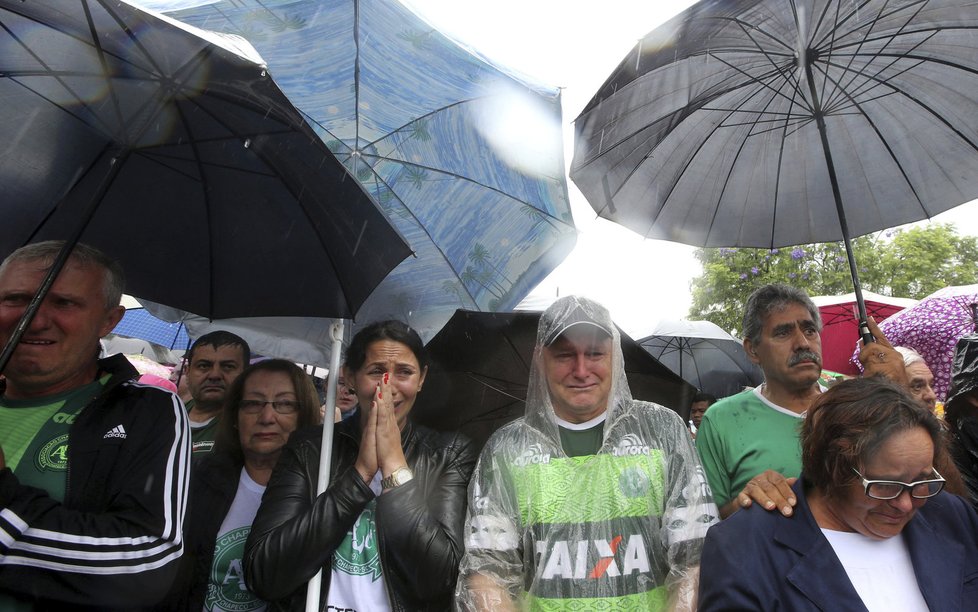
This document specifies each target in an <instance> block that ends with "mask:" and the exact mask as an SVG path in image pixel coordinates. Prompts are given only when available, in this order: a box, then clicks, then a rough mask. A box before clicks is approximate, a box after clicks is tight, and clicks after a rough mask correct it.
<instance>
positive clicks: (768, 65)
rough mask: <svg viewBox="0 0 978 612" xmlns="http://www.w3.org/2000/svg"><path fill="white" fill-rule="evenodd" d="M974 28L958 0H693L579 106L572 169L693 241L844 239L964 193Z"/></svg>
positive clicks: (975, 191)
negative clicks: (583, 107)
mask: <svg viewBox="0 0 978 612" xmlns="http://www.w3.org/2000/svg"><path fill="white" fill-rule="evenodd" d="M976 27H978V4H976V3H974V2H960V1H959V0H913V1H907V0H897V1H886V0H869V1H856V2H849V1H846V2H842V1H840V0H800V1H794V2H785V1H783V0H750V1H739V2H729V1H725V0H706V1H703V2H699V3H697V4H695V5H693V6H692V7H690V8H689V9H688V10H686V11H685V12H683V13H681V14H680V15H679V16H677V17H675V18H674V19H672V20H670V21H669V22H668V23H666V24H665V25H663V26H661V27H659V28H657V29H655V30H653V31H652V32H651V33H650V34H648V35H647V36H646V37H645V38H644V39H642V40H641V41H640V42H639V44H638V45H637V46H636V47H635V49H634V50H633V51H632V52H631V53H630V54H629V55H628V56H627V57H626V58H625V59H624V60H623V61H622V63H621V64H620V65H619V66H618V68H617V69H615V71H614V72H613V73H612V75H611V76H610V77H609V78H608V80H607V81H606V82H605V84H604V85H603V86H602V87H601V89H600V90H599V91H598V93H597V94H596V95H595V96H594V98H593V99H592V100H591V102H590V103H589V104H588V105H587V107H586V108H585V109H584V111H583V112H582V114H581V116H580V117H578V119H577V122H576V134H577V140H576V143H575V153H574V160H573V163H572V166H571V178H572V179H573V180H574V182H575V183H577V185H578V186H579V187H580V189H581V191H582V192H583V193H584V195H585V196H586V197H587V199H588V200H589V201H590V203H591V205H592V206H593V207H594V209H595V210H596V211H597V212H598V213H599V214H600V215H601V216H603V217H606V218H608V219H611V220H613V221H617V222H619V223H621V224H622V225H624V226H626V227H629V228H631V229H633V230H635V231H636V232H639V233H640V234H642V235H644V236H647V237H650V238H657V239H665V240H671V241H676V242H681V243H685V244H692V245H697V246H708V247H719V246H743V247H766V248H774V247H780V246H786V245H795V244H805V243H811V242H827V241H837V240H845V241H846V242H847V247H848V246H849V245H848V239H849V238H850V237H851V236H858V235H862V234H866V233H869V232H873V231H876V230H880V229H883V228H887V227H893V226H895V225H899V224H902V223H907V222H911V221H918V220H921V219H924V218H927V217H930V216H932V215H935V214H937V213H940V212H942V211H945V210H947V209H949V208H952V207H954V206H957V205H959V204H961V203H963V202H966V201H969V200H971V199H973V198H975V197H976V196H978V121H976V117H978V30H976ZM850 266H851V267H852V269H853V273H854V281H855V286H856V292H857V298H858V297H859V293H860V288H859V285H858V279H857V278H856V276H855V262H854V260H853V258H852V257H851V249H850ZM858 301H859V302H860V303H861V302H862V300H861V298H860V299H858Z"/></svg>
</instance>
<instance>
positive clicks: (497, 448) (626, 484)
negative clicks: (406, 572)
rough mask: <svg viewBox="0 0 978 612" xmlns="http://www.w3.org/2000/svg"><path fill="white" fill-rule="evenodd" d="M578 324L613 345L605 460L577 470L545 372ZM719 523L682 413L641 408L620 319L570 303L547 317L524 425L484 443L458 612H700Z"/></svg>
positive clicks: (586, 462) (586, 461)
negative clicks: (561, 334) (550, 348)
mask: <svg viewBox="0 0 978 612" xmlns="http://www.w3.org/2000/svg"><path fill="white" fill-rule="evenodd" d="M582 314H583V315H584V316H586V317H588V318H590V319H591V320H592V321H595V322H597V323H599V324H600V325H602V326H603V327H604V328H605V329H607V330H610V331H611V333H612V347H613V348H612V370H611V373H612V377H613V380H612V384H611V391H610V394H609V395H610V396H609V399H608V408H607V412H606V420H605V424H604V432H603V436H604V437H603V443H602V446H601V449H600V450H599V451H598V453H597V454H596V455H589V456H585V457H568V456H567V455H566V454H565V453H564V451H563V450H562V448H561V443H560V436H559V430H558V424H557V420H556V417H555V414H554V410H553V406H552V403H551V398H550V392H549V388H548V384H547V380H546V377H545V375H544V370H543V362H542V351H543V350H544V347H543V345H544V339H546V338H549V337H551V335H552V334H554V333H555V332H556V331H557V330H562V329H564V328H565V327H566V326H567V324H568V323H569V322H571V321H575V320H579V319H580V318H581V317H582ZM717 515H718V514H717V510H716V506H715V505H714V504H713V501H712V498H711V497H710V493H709V488H708V487H707V485H706V480H705V478H704V475H703V470H702V468H701V467H700V463H699V458H698V456H697V455H696V450H695V447H694V446H693V443H692V439H691V436H690V434H689V432H688V431H687V430H686V428H685V425H684V424H683V422H682V420H681V419H680V417H679V416H678V414H676V413H675V412H673V411H672V410H670V409H668V408H665V407H663V406H659V405H657V404H652V403H649V402H642V401H638V400H633V399H632V396H631V392H630V391H629V388H628V383H627V380H626V377H625V368H624V362H623V357H622V351H621V339H620V336H619V333H618V329H617V328H616V327H615V325H614V323H613V322H612V321H611V317H610V315H609V314H608V312H607V310H605V309H604V308H603V307H601V306H600V305H598V304H596V303H595V302H593V301H590V300H587V299H585V298H577V297H573V296H571V297H565V298H561V299H559V300H558V301H557V302H555V303H554V304H553V305H552V306H551V307H550V308H549V309H548V310H547V311H546V312H545V313H544V314H543V316H542V317H541V320H540V326H539V328H538V330H537V342H536V347H535V349H534V353H533V362H532V365H531V370H530V380H529V386H528V389H527V398H526V414H525V416H524V417H523V418H520V419H517V420H516V421H514V422H512V423H509V424H508V425H506V426H504V427H503V428H501V429H500V430H498V431H497V432H496V433H495V434H494V435H493V436H492V438H490V440H489V441H488V442H487V444H486V447H485V448H484V449H483V452H482V455H481V456H480V459H479V463H478V465H477V467H476V471H475V474H474V475H473V478H472V482H471V483H470V485H469V508H468V513H467V516H466V524H465V531H464V532H463V533H465V537H466V541H465V547H466V552H465V555H464V557H463V559H462V563H461V572H460V576H459V583H458V587H457V592H456V603H457V607H458V609H461V610H507V609H520V610H558V609H560V610H563V609H581V610H590V609H613V610H632V609H634V610H672V609H679V610H686V609H689V610H692V609H694V607H695V594H696V588H697V584H698V582H697V581H698V568H699V559H700V551H701V549H702V545H703V538H704V537H705V535H706V531H707V529H708V528H709V527H710V525H712V524H714V523H716V521H717Z"/></svg>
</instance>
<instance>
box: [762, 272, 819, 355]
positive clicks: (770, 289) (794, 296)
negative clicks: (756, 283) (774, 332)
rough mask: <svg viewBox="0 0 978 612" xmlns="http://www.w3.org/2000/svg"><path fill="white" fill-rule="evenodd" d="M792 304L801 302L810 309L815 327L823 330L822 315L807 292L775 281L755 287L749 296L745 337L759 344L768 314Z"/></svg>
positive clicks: (800, 303)
mask: <svg viewBox="0 0 978 612" xmlns="http://www.w3.org/2000/svg"><path fill="white" fill-rule="evenodd" d="M791 304H799V305H801V306H804V307H805V308H806V309H808V314H810V315H811V317H812V321H814V322H815V329H817V330H818V331H819V332H821V331H822V317H821V315H820V314H819V312H818V307H817V306H815V303H814V302H812V300H811V298H809V297H808V294H807V293H805V292H804V291H802V290H801V289H798V288H797V287H791V286H788V285H782V284H780V283H773V284H770V285H764V286H763V287H759V288H757V289H755V290H754V293H752V294H750V297H749V298H747V304H746V305H745V306H744V332H743V333H744V338H746V339H747V340H750V342H751V344H758V343H759V342H760V341H761V331H762V330H763V329H764V320H765V319H766V318H767V316H768V315H769V314H771V313H772V312H778V311H781V310H784V309H785V308H787V307H788V306H789V305H791Z"/></svg>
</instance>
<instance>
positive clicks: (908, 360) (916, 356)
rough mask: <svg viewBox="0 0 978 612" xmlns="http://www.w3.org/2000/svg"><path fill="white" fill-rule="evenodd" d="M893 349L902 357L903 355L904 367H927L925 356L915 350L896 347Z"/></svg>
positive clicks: (906, 347) (907, 347)
mask: <svg viewBox="0 0 978 612" xmlns="http://www.w3.org/2000/svg"><path fill="white" fill-rule="evenodd" d="M893 348H894V349H896V351H897V352H899V353H900V354H901V355H903V365H904V367H907V368H909V367H910V366H912V365H913V364H915V363H922V364H924V365H927V362H926V361H924V357H923V355H921V354H920V353H918V352H917V351H915V350H913V349H912V348H910V347H909V346H894V347H893Z"/></svg>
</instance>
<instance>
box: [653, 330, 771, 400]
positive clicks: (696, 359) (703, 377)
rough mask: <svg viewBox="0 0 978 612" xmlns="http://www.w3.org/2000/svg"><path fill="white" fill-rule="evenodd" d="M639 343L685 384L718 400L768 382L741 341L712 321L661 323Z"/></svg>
mask: <svg viewBox="0 0 978 612" xmlns="http://www.w3.org/2000/svg"><path fill="white" fill-rule="evenodd" d="M638 343H639V345H641V347H642V348H644V349H645V350H646V351H648V352H649V354H651V355H652V356H653V357H655V358H656V359H657V360H658V361H659V362H660V363H662V364H663V365H665V366H666V367H668V368H669V369H670V370H672V371H673V372H675V373H676V374H678V375H679V376H681V377H682V379H683V380H685V381H687V382H689V383H690V384H691V385H693V386H694V387H696V388H697V389H699V390H700V391H705V392H707V393H711V394H713V395H715V396H716V397H727V396H728V395H733V394H735V393H739V392H740V391H743V390H744V387H756V386H757V385H759V384H761V383H762V382H763V381H764V373H763V372H761V369H760V368H759V367H758V366H757V364H755V363H754V362H752V361H751V360H750V359H749V358H748V357H747V352H746V351H745V350H744V345H743V344H742V343H741V342H740V340H737V339H736V338H734V337H733V336H731V335H730V334H728V333H727V332H725V331H723V330H722V329H721V328H720V327H719V326H718V325H716V324H714V323H711V322H709V321H669V320H665V321H660V322H659V324H658V325H656V327H655V329H654V330H652V333H651V334H650V335H648V336H646V337H644V338H642V339H640V340H638Z"/></svg>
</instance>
